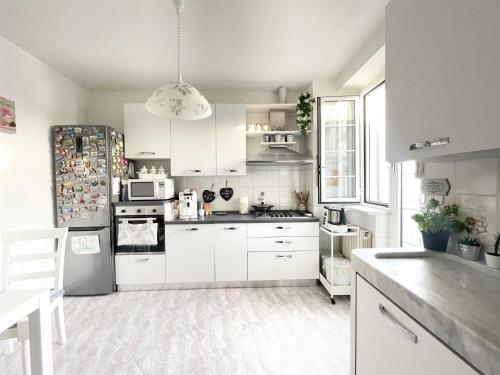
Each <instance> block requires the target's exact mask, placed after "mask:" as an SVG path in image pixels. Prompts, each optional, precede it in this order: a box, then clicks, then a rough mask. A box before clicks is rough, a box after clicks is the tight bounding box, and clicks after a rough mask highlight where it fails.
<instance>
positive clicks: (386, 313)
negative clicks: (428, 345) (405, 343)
mask: <svg viewBox="0 0 500 375" xmlns="http://www.w3.org/2000/svg"><path fill="white" fill-rule="evenodd" d="M378 309H379V310H380V313H381V314H382V316H383V317H384V318H386V319H387V320H388V321H389V323H390V324H391V325H392V326H393V327H394V328H395V329H396V330H397V331H399V332H400V333H401V334H402V335H403V336H404V337H406V338H407V339H408V340H410V341H411V342H413V343H415V344H416V343H417V341H418V337H417V335H415V334H414V333H413V332H412V331H410V330H409V329H408V328H406V327H405V326H404V325H403V324H402V323H401V322H400V321H399V320H397V319H396V317H395V316H394V315H392V314H391V313H390V312H389V311H387V309H386V308H385V307H384V306H383V305H382V304H381V303H379V304H378Z"/></svg>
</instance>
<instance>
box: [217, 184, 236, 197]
mask: <svg viewBox="0 0 500 375" xmlns="http://www.w3.org/2000/svg"><path fill="white" fill-rule="evenodd" d="M219 193H220V196H221V197H222V199H224V200H225V201H228V200H230V199H231V197H232V196H233V188H230V187H227V181H226V187H225V188H222V189H220V192H219Z"/></svg>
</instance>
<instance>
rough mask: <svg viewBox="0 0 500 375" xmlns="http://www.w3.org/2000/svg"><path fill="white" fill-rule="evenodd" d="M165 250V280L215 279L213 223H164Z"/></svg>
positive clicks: (180, 281) (175, 281)
mask: <svg viewBox="0 0 500 375" xmlns="http://www.w3.org/2000/svg"><path fill="white" fill-rule="evenodd" d="M165 254H166V280H167V283H191V282H210V281H215V270H214V227H213V225H210V224H198V225H191V224H178V225H177V224H176V225H166V226H165Z"/></svg>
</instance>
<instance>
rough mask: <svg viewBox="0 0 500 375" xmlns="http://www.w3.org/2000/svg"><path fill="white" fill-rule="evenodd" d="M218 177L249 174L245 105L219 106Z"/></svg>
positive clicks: (217, 122)
mask: <svg viewBox="0 0 500 375" xmlns="http://www.w3.org/2000/svg"><path fill="white" fill-rule="evenodd" d="M216 130H217V175H218V176H242V175H246V173H247V166H246V165H247V164H246V157H247V140H246V108H245V106H244V105H243V104H217V114H216Z"/></svg>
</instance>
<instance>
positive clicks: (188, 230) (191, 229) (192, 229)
mask: <svg viewBox="0 0 500 375" xmlns="http://www.w3.org/2000/svg"><path fill="white" fill-rule="evenodd" d="M184 230H185V231H186V232H194V231H197V230H198V228H186V229H184Z"/></svg>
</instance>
